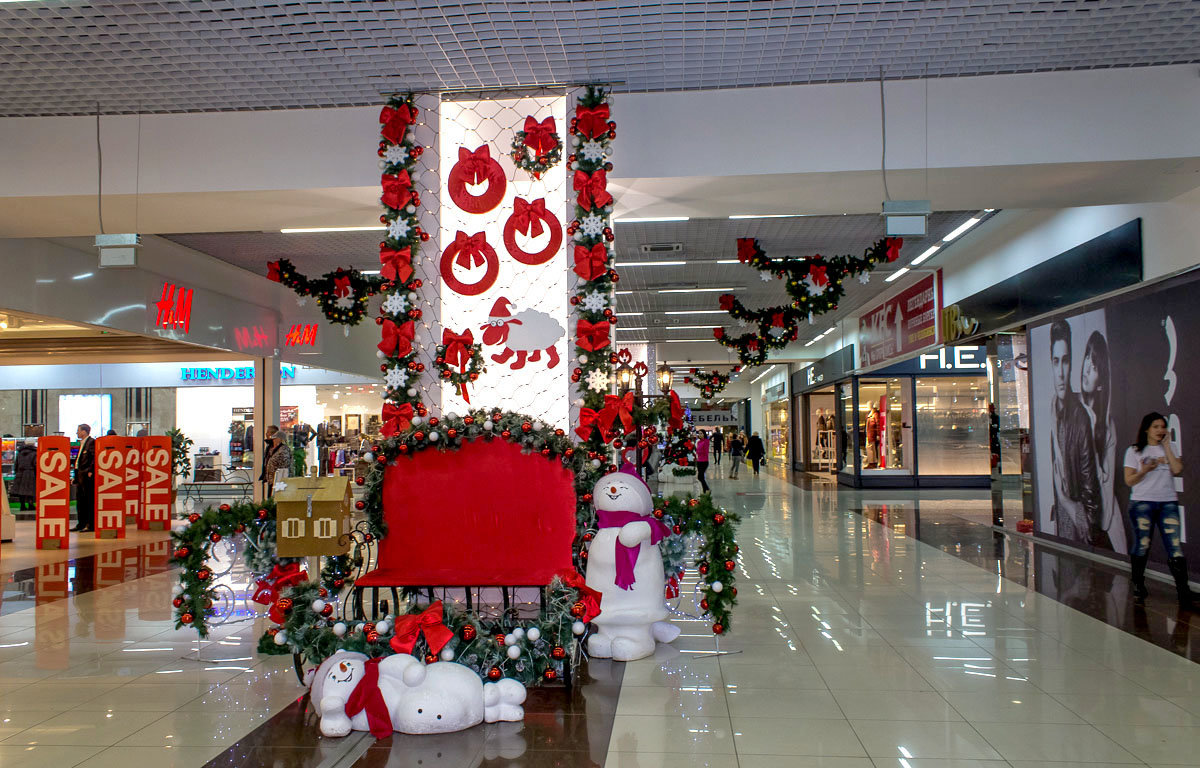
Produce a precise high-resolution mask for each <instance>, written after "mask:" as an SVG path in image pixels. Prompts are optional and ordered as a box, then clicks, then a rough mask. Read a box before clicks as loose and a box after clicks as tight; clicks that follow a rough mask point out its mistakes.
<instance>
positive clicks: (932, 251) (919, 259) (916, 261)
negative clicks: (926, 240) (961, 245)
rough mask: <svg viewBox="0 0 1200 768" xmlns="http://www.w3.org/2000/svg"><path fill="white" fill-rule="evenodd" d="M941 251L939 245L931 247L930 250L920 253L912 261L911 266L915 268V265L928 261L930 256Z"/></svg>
mask: <svg viewBox="0 0 1200 768" xmlns="http://www.w3.org/2000/svg"><path fill="white" fill-rule="evenodd" d="M941 249H942V246H940V245H935V246H933V247H932V248H930V249H929V250H927V251H925V252H924V253H922V254H921V255H920V256H918V257H917V258H915V259H913V260H912V263H913V266H914V267H915V266H916V265H918V264H920V263H921V262H922V261H925V259H928V258H929V257H930V256H932V255H933V254H935V253H937V252H938V251H940V250H941Z"/></svg>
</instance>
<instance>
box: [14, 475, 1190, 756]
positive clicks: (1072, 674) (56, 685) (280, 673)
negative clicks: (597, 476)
mask: <svg viewBox="0 0 1200 768" xmlns="http://www.w3.org/2000/svg"><path fill="white" fill-rule="evenodd" d="M720 469H724V467H722V468H720ZM718 472H719V469H718V468H716V467H713V468H712V472H711V474H713V475H716V474H718ZM712 486H713V490H714V493H715V496H716V498H717V501H718V502H719V503H721V504H722V505H724V506H726V507H728V508H730V509H733V510H736V511H737V512H739V513H740V514H741V515H742V516H743V522H742V524H741V528H740V533H739V542H740V545H741V556H740V565H739V571H738V590H739V605H738V607H737V608H736V609H735V613H734V617H733V631H732V633H731V634H729V635H728V636H726V637H723V638H722V639H721V641H720V644H719V646H718V645H717V643H716V642H715V641H714V638H713V636H712V635H711V633H710V632H709V629H708V624H707V623H706V622H701V621H691V620H686V619H682V620H680V625H681V626H682V627H683V632H684V634H683V636H682V637H681V638H680V639H679V640H678V641H676V643H675V644H674V645H673V646H660V647H659V649H658V653H657V654H656V656H655V657H654V658H653V659H646V660H642V661H638V662H633V663H629V664H613V663H608V662H594V663H593V664H591V665H590V667H589V668H588V669H587V670H586V672H585V675H584V680H583V681H582V683H581V685H580V686H579V687H578V688H577V689H576V690H575V691H574V692H573V693H572V694H571V695H570V696H568V695H567V694H566V693H565V692H564V691H563V690H562V689H543V690H538V691H536V692H535V693H534V695H533V696H531V700H530V704H529V707H528V715H527V719H526V721H525V722H524V723H523V724H519V725H513V724H504V725H497V726H486V727H479V728H476V729H472V730H471V731H467V732H464V733H461V734H453V735H447V736H439V737H405V736H399V735H397V736H394V737H392V738H391V739H386V740H383V741H380V742H375V741H373V740H372V739H371V738H370V737H369V736H367V735H365V734H355V735H352V736H350V737H348V738H346V739H339V740H333V739H322V738H320V737H319V736H318V734H317V731H316V720H315V717H314V715H313V714H312V713H311V712H310V711H308V707H307V701H306V700H305V699H303V698H302V694H303V689H302V688H300V687H299V685H298V684H297V682H296V679H295V676H294V674H293V672H292V669H291V661H290V659H287V658H280V657H269V658H264V657H260V656H257V655H256V654H255V653H254V644H255V642H256V641H257V638H258V633H259V632H260V631H261V629H260V628H258V627H255V626H253V625H251V624H242V625H238V626H236V627H227V628H225V629H224V630H218V631H217V633H216V637H217V640H216V641H215V642H214V643H210V644H206V645H205V646H204V647H203V648H201V649H199V653H200V657H199V658H197V656H196V655H195V654H196V653H197V650H198V646H197V644H196V643H195V635H194V633H193V632H190V631H176V630H174V629H173V622H172V621H171V616H170V608H169V601H170V595H171V592H170V590H171V585H172V583H173V578H172V575H171V573H169V572H157V571H156V568H155V567H153V566H152V565H151V564H150V563H149V562H147V563H146V565H145V567H139V566H138V565H137V560H139V559H140V558H141V557H143V555H142V554H126V555H122V556H121V557H120V567H121V569H122V570H121V575H120V578H117V576H116V571H115V570H113V572H112V573H111V574H110V573H107V572H106V574H104V575H102V574H101V573H100V570H99V568H100V566H99V565H98V563H101V562H103V563H105V566H104V567H105V568H107V569H110V570H111V569H116V568H117V564H116V561H117V559H118V558H117V556H116V555H110V556H109V557H108V559H107V560H103V561H101V560H100V559H99V558H100V555H101V553H96V554H94V555H91V556H92V557H95V558H97V559H96V560H93V561H90V565H91V569H92V573H91V580H92V584H91V585H90V586H88V584H87V577H84V578H82V579H81V578H80V571H81V569H85V564H84V563H83V562H82V558H84V557H87V556H88V555H83V556H81V557H80V558H77V559H76V562H75V563H70V562H67V560H66V559H65V558H67V556H68V555H67V554H64V555H62V558H64V559H63V560H60V561H59V565H60V566H61V567H56V566H55V563H54V562H50V561H46V562H39V563H35V564H32V565H31V564H29V563H25V562H23V563H22V568H21V569H20V571H19V574H18V575H17V576H14V575H13V573H11V570H13V569H10V568H8V567H7V566H6V564H7V563H8V562H10V556H11V555H12V549H11V545H4V546H5V549H4V550H3V554H2V556H0V572H3V571H10V572H9V573H3V574H2V575H0V579H2V583H3V588H4V603H3V604H0V766H3V768H9V767H10V766H27V765H28V766H34V765H36V766H42V765H53V766H73V765H85V766H97V765H106V766H107V765H114V766H115V765H121V766H127V765H131V764H135V762H136V761H139V760H147V759H148V760H149V761H153V763H154V764H155V765H180V766H199V765H204V764H205V763H207V762H209V761H211V763H210V764H211V765H219V766H259V765H262V766H325V765H328V766H335V765H336V766H352V765H353V766H415V765H422V766H479V765H483V766H488V767H492V766H544V765H555V766H568V767H570V766H593V765H594V766H619V767H621V768H658V767H659V766H688V767H689V768H692V767H693V766H751V767H763V766H779V767H782V766H837V767H839V768H840V767H846V768H850V767H852V766H899V767H900V768H925V767H929V768H933V767H935V766H936V767H938V768H964V767H966V766H976V765H978V766H995V767H996V768H1002V767H1003V766H1009V765H1011V766H1039V765H1044V766H1058V768H1070V767H1071V766H1082V765H1087V766H1097V765H1151V766H1167V765H1196V764H1197V763H1198V762H1200V761H1198V760H1197V758H1196V755H1197V754H1200V665H1197V664H1196V663H1195V662H1194V661H1191V660H1189V659H1193V658H1196V652H1195V646H1196V641H1194V640H1193V639H1192V635H1193V634H1194V633H1192V632H1191V630H1192V629H1193V623H1192V622H1195V621H1196V619H1195V618H1194V617H1192V616H1191V615H1189V614H1178V613H1177V612H1175V611H1174V609H1173V605H1172V603H1171V600H1170V594H1169V592H1168V591H1167V589H1166V587H1165V586H1163V585H1159V584H1155V585H1154V586H1153V589H1154V594H1153V595H1152V597H1151V600H1150V603H1149V605H1148V607H1147V609H1146V610H1145V611H1135V610H1133V608H1132V606H1131V604H1130V602H1129V599H1128V597H1127V585H1126V583H1125V582H1124V580H1123V579H1124V577H1123V576H1122V575H1121V573H1120V571H1119V569H1106V568H1104V567H1097V566H1094V565H1093V564H1091V563H1089V562H1087V561H1082V560H1079V559H1078V558H1074V557H1072V556H1069V555H1064V554H1062V553H1059V552H1057V551H1054V550H1049V549H1043V548H1041V547H1040V546H1037V547H1035V546H1034V545H1032V544H1031V543H1029V542H1027V541H1026V540H1024V539H1016V538H1013V539H1009V538H1007V537H1005V536H1004V535H1000V536H999V538H997V537H996V536H995V535H994V534H993V532H992V530H991V528H990V527H989V526H988V525H987V524H986V522H987V516H986V515H981V514H980V510H982V509H983V508H982V507H980V506H979V505H980V504H983V503H986V502H985V500H981V499H980V497H979V496H978V494H975V495H972V494H973V493H974V492H964V493H961V494H957V497H956V494H955V492H937V493H936V494H933V493H929V492H924V493H922V494H921V496H920V498H918V492H916V491H890V492H887V493H886V494H885V493H883V492H878V491H877V492H869V493H868V492H854V491H850V490H846V489H842V490H839V489H838V488H837V487H836V486H833V485H832V484H828V483H825V482H823V481H814V480H812V479H810V478H784V477H783V476H782V475H781V474H780V475H772V474H770V473H769V472H764V473H763V474H762V475H761V476H759V477H757V478H755V477H754V476H753V474H752V473H751V472H749V471H748V470H743V471H742V473H741V477H740V478H738V479H736V480H729V479H725V478H714V479H712ZM153 546H154V544H153V543H152V542H151V543H140V544H137V546H135V547H133V549H135V550H138V552H139V553H140V552H142V551H143V550H141V549H139V547H147V548H151V547H153ZM125 549H130V547H128V546H127V547H125ZM147 551H148V550H147ZM145 557H147V558H149V555H146V556H145ZM13 562H19V561H16V560H15V559H13ZM30 568H33V571H32V572H30V570H29V569H30ZM42 569H45V573H44V575H43V574H42ZM69 585H76V586H75V589H74V591H72V590H71V589H70V587H69ZM686 594H687V593H686V592H685V596H686ZM1064 603H1065V604H1064ZM680 608H681V609H682V610H684V611H688V610H689V609H690V606H689V605H688V604H687V601H684V602H683V603H681V605H680ZM1077 608H1078V610H1077ZM1139 635H1140V636H1139ZM1143 638H1146V639H1143Z"/></svg>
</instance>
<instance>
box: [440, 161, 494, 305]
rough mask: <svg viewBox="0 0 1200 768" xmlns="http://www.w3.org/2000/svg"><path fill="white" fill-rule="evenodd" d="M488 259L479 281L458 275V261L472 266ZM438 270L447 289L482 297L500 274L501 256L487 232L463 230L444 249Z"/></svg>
mask: <svg viewBox="0 0 1200 768" xmlns="http://www.w3.org/2000/svg"><path fill="white" fill-rule="evenodd" d="M451 173H453V172H451ZM484 262H487V271H486V272H485V273H484V275H483V277H482V278H480V279H479V282H476V283H471V284H467V283H464V282H463V281H461V280H459V279H458V278H457V277H456V276H455V275H454V265H455V264H457V265H458V266H460V267H462V268H463V269H470V268H471V267H477V266H479V265H480V264H483V263H484ZM438 269H439V271H440V272H441V273H442V280H443V281H445V283H446V287H447V288H449V289H450V290H452V291H454V292H455V293H458V294H461V295H463V296H478V295H479V294H481V293H483V292H484V291H486V290H487V289H488V288H491V287H492V286H493V285H494V284H495V282H496V276H497V275H498V274H499V273H500V257H499V256H497V255H496V249H495V248H493V247H492V246H491V245H489V244H488V241H487V235H486V234H485V233H483V232H476V233H475V234H473V235H469V236H468V235H467V233H466V232H463V231H461V230H459V231H458V232H457V233H456V234H455V235H454V240H452V241H451V242H450V245H447V246H446V250H444V251H442V261H441V264H440V265H439V266H438Z"/></svg>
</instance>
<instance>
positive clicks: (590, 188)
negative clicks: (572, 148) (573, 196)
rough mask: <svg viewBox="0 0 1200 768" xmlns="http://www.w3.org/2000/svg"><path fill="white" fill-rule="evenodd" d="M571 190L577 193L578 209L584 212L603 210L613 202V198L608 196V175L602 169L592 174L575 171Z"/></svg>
mask: <svg viewBox="0 0 1200 768" xmlns="http://www.w3.org/2000/svg"><path fill="white" fill-rule="evenodd" d="M571 188H572V189H574V190H575V191H576V192H578V193H579V197H578V198H577V199H578V201H579V207H580V208H582V209H583V210H585V211H590V210H592V209H593V208H603V207H604V206H606V205H608V204H609V203H611V202H612V201H613V196H612V195H610V194H608V174H606V173H605V172H604V170H603V169H601V170H599V171H596V172H595V173H592V174H588V173H585V172H584V171H575V180H574V181H573V182H572V185H571Z"/></svg>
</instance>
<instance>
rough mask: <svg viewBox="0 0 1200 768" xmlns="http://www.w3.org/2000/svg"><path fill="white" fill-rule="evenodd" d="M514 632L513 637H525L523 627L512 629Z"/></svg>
mask: <svg viewBox="0 0 1200 768" xmlns="http://www.w3.org/2000/svg"><path fill="white" fill-rule="evenodd" d="M512 633H513V637H515V638H517V639H518V640H521V639H523V638H524V637H525V630H524V629H522V628H521V627H517V628H516V629H514V630H513V631H512Z"/></svg>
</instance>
